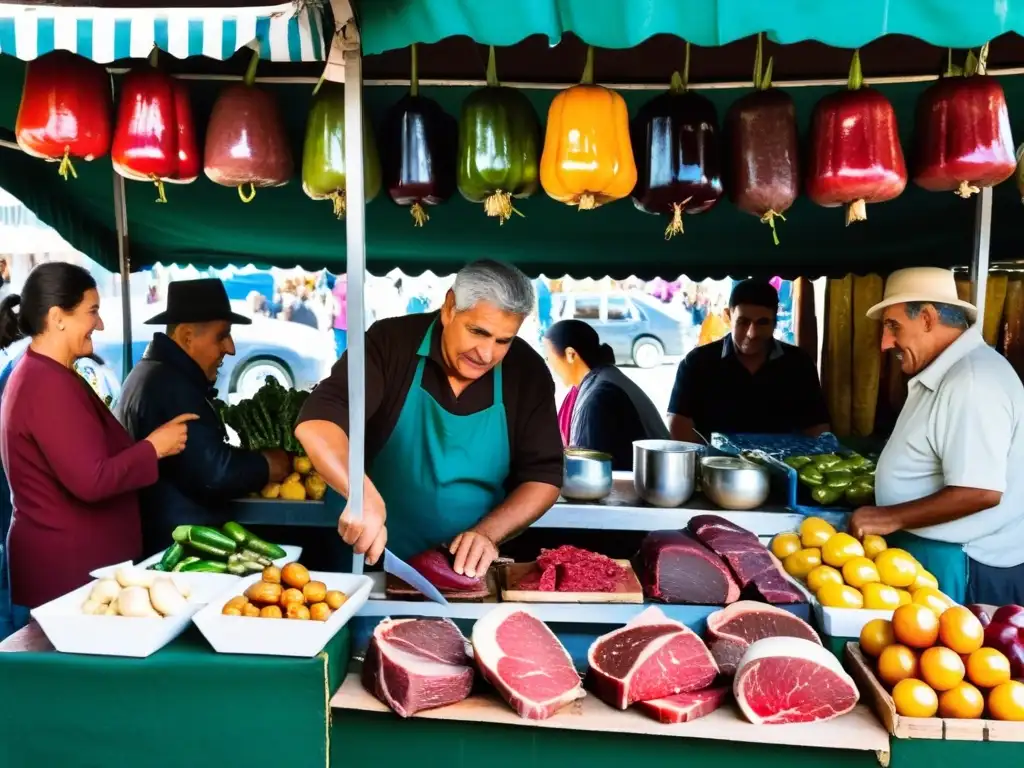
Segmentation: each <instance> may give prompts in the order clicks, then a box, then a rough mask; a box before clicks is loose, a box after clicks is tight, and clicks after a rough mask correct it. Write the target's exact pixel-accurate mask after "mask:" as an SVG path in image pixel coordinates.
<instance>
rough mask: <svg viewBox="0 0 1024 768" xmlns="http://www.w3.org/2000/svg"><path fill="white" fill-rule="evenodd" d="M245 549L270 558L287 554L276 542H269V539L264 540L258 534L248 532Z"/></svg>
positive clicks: (277, 557)
mask: <svg viewBox="0 0 1024 768" xmlns="http://www.w3.org/2000/svg"><path fill="white" fill-rule="evenodd" d="M245 549H248V550H249V551H251V552H253V553H255V554H257V555H262V556H263V557H267V558H269V559H271V560H277V559H279V558H282V557H285V556H286V555H287V554H288V553H287V552H285V551H284V550H283V549H281V547H279V546H278V545H277V544H271V543H270V542H269V541H264V540H263V539H261V538H260V537H259V536H253V535H252V534H251V533H250V534H249V538H247V539H246V540H245Z"/></svg>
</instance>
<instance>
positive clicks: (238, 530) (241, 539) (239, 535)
mask: <svg viewBox="0 0 1024 768" xmlns="http://www.w3.org/2000/svg"><path fill="white" fill-rule="evenodd" d="M220 529H221V530H222V531H224V534H225V535H226V536H230V537H231V538H232V539H234V540H235V543H236V544H245V540H246V539H247V538H248V537H249V536H252V534H251V533H249V532H248V531H247V530H245V528H243V527H242V526H241V525H239V524H238V523H235V522H230V523H224V525H222V526H221V527H220Z"/></svg>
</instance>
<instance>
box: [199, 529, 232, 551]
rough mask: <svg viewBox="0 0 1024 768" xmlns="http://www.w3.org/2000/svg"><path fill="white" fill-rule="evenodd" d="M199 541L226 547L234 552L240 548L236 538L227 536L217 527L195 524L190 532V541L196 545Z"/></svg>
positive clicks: (222, 547)
mask: <svg viewBox="0 0 1024 768" xmlns="http://www.w3.org/2000/svg"><path fill="white" fill-rule="evenodd" d="M199 542H202V543H204V544H207V545H208V546H211V547H216V548H217V549H226V550H227V551H228V552H234V551H235V550H236V549H237V548H238V545H237V544H236V542H235V540H234V539H232V538H230V537H229V536H225V535H224V534H223V533H221V532H220V531H218V530H217V529H216V528H210V527H209V526H206V525H193V526H192V528H191V530H190V531H189V533H188V543H189V544H191V545H192V546H193V547H194V546H196V545H197V544H198V543H199Z"/></svg>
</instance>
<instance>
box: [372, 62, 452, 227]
mask: <svg viewBox="0 0 1024 768" xmlns="http://www.w3.org/2000/svg"><path fill="white" fill-rule="evenodd" d="M457 143H458V123H456V121H455V118H454V117H452V116H451V115H449V114H448V113H447V112H445V111H444V110H443V109H442V108H441V105H440V104H438V103H437V102H436V101H434V100H433V99H428V98H427V97H426V96H420V82H419V63H418V60H417V54H416V46H415V45H413V46H412V77H411V78H410V84H409V93H407V94H406V95H405V96H403V97H402V98H401V99H400V100H399V101H398V103H396V104H395V105H394V106H393V107H391V109H390V110H389V111H388V114H387V118H386V119H385V124H384V134H383V148H384V151H383V155H382V157H383V160H384V185H385V186H386V187H387V190H388V195H389V196H390V197H391V199H392V200H394V201H395V203H397V204H398V205H400V206H403V207H408V208H409V213H410V214H412V220H413V224H414V225H415V226H417V227H422V226H423V225H424V224H426V223H427V221H428V220H429V219H430V216H429V214H427V211H426V209H425V208H424V207H423V206H425V205H439V204H441V203H443V202H444V201H445V200H447V199H448V198H450V197H451V196H452V195H453V194H455V150H456V145H457Z"/></svg>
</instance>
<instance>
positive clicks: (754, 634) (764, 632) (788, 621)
mask: <svg viewBox="0 0 1024 768" xmlns="http://www.w3.org/2000/svg"><path fill="white" fill-rule="evenodd" d="M707 637H708V645H709V646H710V647H711V654H712V655H713V656H714V657H715V661H716V662H718V668H719V670H721V672H722V674H723V675H732V674H733V673H735V672H736V665H737V664H738V663H739V661H740V659H741V658H742V657H743V654H744V653H746V651H747V648H749V647H750V646H751V644H752V643H756V642H757V641H758V640H763V639H764V638H766V637H802V638H803V639H804V640H810V641H811V642H814V643H818V644H819V645H820V644H821V639H820V638H819V637H818V633H817V632H815V631H814V630H813V629H812V628H811V625H810V624H808V623H807V622H806V621H804V620H803V619H801V618H800V617H799V616H794V615H793V614H792V613H790V612H789V611H785V610H783V609H782V608H776V607H775V606H773V605H765V604H764V603H758V602H754V601H753V600H740V601H739V602H737V603H733V604H732V605H730V606H727V607H725V608H723V609H722V610H720V611H715V612H714V613H712V614H711V615H710V616H708V631H707Z"/></svg>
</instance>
